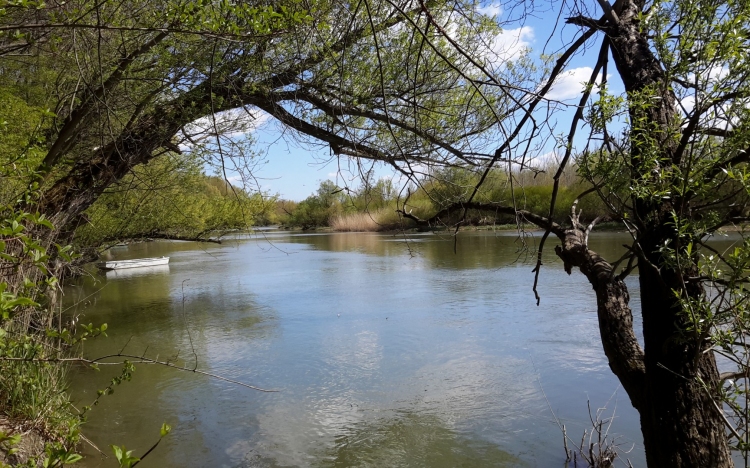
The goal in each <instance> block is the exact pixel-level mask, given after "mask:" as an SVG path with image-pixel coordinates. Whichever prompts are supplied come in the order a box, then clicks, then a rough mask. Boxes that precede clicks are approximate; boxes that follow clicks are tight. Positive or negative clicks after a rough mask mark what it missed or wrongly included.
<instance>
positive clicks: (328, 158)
mask: <svg viewBox="0 0 750 468" xmlns="http://www.w3.org/2000/svg"><path fill="white" fill-rule="evenodd" d="M479 10H480V11H481V12H482V13H484V14H486V15H488V16H495V17H496V18H498V20H499V21H503V20H504V19H506V18H505V17H504V15H508V16H510V15H513V14H514V13H513V12H504V11H503V9H502V8H501V7H500V6H499V5H498V4H494V3H484V4H483V6H481V7H480V9H479ZM557 15H558V12H557V11H553V10H549V11H546V12H544V11H542V12H534V14H532V15H528V16H527V21H526V22H525V23H523V24H518V25H513V26H506V27H505V29H504V30H503V32H502V33H501V34H500V35H499V36H498V37H497V38H496V40H495V42H494V43H493V50H497V51H498V54H502V55H504V56H514V54H516V53H517V51H518V50H520V49H521V48H522V47H528V48H530V49H531V55H532V56H539V55H540V54H541V53H547V54H549V53H554V52H557V51H558V50H557V49H559V48H560V46H561V45H562V44H563V43H566V42H568V41H570V38H571V37H573V36H574V34H575V33H577V32H578V31H577V27H575V26H566V27H564V28H563V29H562V30H561V29H559V28H558V29H555V23H556V22H557V21H558V17H557ZM514 26H515V27H514ZM600 40H601V39H598V40H595V41H592V42H591V44H593V46H592V47H590V48H589V50H587V51H584V52H583V53H582V54H580V55H578V56H576V57H574V58H573V59H572V60H571V62H570V64H569V66H568V68H567V71H566V72H564V73H563V75H562V76H561V77H560V78H559V79H558V81H557V82H556V84H555V86H554V88H553V89H552V90H551V92H550V94H549V97H550V98H551V99H555V100H560V101H563V102H565V103H568V104H575V103H577V101H578V99H580V93H581V91H582V89H583V83H584V82H586V81H588V79H589V77H590V75H591V72H592V65H593V64H594V63H595V61H596V54H597V53H598V47H599V44H600ZM610 67H611V68H612V69H613V68H614V65H613V64H612V63H611V62H610ZM609 86H610V91H611V92H614V93H617V92H619V91H621V89H622V84H621V83H620V82H619V80H613V82H612V83H609ZM573 107H574V106H571V110H568V111H565V112H563V113H559V114H557V115H556V116H555V118H556V119H557V121H558V126H557V127H556V128H557V130H556V131H557V133H560V134H562V133H563V132H566V131H567V129H568V127H569V126H570V120H571V119H572V115H573V112H574V109H573ZM254 127H255V128H254V130H253V131H252V137H253V138H254V140H255V141H256V144H255V146H254V149H255V151H256V152H257V153H259V154H260V155H261V159H260V163H259V164H258V166H257V167H256V168H255V169H254V170H253V176H254V178H255V179H254V180H252V181H251V182H250V184H249V186H248V187H247V188H249V189H252V190H261V191H263V192H265V193H268V194H270V195H278V196H280V197H281V198H283V199H288V200H295V201H301V200H303V199H305V198H306V197H308V196H310V195H311V194H312V193H313V192H315V190H316V189H317V188H318V186H319V185H320V183H321V182H322V181H324V180H332V181H334V182H336V184H337V185H338V186H340V187H343V186H348V187H351V188H356V187H358V186H360V182H359V181H358V180H357V177H356V176H357V173H358V168H357V167H351V164H352V163H351V162H350V161H348V160H347V159H346V158H344V159H342V160H339V159H337V158H336V157H333V156H332V155H331V154H330V150H329V148H328V146H327V145H313V144H301V143H299V142H296V141H295V139H294V138H293V137H290V136H289V135H288V134H287V133H285V131H284V129H283V127H282V126H281V125H280V124H278V123H277V122H275V121H274V120H273V119H272V118H269V117H268V116H267V115H263V114H259V115H258V118H257V122H256V124H255V125H254ZM585 133H586V132H585V131H583V132H582V131H581V130H580V129H579V135H580V134H585ZM582 141H583V140H582V138H581V137H579V138H578V140H577V141H576V143H577V144H582ZM543 151H544V152H543V154H540V155H537V156H538V157H539V158H540V160H544V159H546V158H554V157H555V155H556V154H559V151H557V150H556V148H555V144H554V142H553V141H550V143H548V144H547V146H546V147H545V148H544V149H543ZM366 164H370V165H371V164H372V163H366ZM368 168H369V167H368ZM374 170H375V175H376V178H383V177H393V176H394V174H393V170H392V169H391V168H388V167H386V166H385V165H383V164H376V165H375V169H374ZM228 179H229V180H230V182H233V183H237V182H239V179H240V177H239V176H238V175H236V174H228Z"/></svg>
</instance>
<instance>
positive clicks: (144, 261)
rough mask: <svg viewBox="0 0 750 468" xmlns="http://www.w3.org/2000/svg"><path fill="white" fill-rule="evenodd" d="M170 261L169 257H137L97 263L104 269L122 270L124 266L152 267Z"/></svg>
mask: <svg viewBox="0 0 750 468" xmlns="http://www.w3.org/2000/svg"><path fill="white" fill-rule="evenodd" d="M167 263H169V257H155V258H137V259H135V260H110V261H107V262H99V263H97V264H96V266H97V267H99V268H100V269H102V270H120V269H123V268H139V267H152V266H157V265H166V264H167Z"/></svg>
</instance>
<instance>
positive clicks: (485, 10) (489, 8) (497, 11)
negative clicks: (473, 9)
mask: <svg viewBox="0 0 750 468" xmlns="http://www.w3.org/2000/svg"><path fill="white" fill-rule="evenodd" d="M477 12H479V13H481V14H483V15H485V16H489V17H490V18H497V17H499V16H500V15H501V14H502V13H503V7H502V6H501V5H500V4H496V3H490V4H488V5H485V6H483V7H479V8H477Z"/></svg>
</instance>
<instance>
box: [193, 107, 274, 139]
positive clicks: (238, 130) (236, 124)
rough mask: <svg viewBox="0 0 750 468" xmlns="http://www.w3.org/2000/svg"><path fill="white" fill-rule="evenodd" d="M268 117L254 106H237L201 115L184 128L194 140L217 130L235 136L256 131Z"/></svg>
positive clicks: (228, 135) (225, 134)
mask: <svg viewBox="0 0 750 468" xmlns="http://www.w3.org/2000/svg"><path fill="white" fill-rule="evenodd" d="M270 118H271V116H270V115H269V114H267V113H266V112H264V111H262V110H260V109H258V108H255V107H248V108H239V109H232V110H228V111H226V112H220V113H217V114H214V115H213V116H210V115H207V116H205V117H201V118H200V119H198V120H196V121H195V122H193V123H191V124H189V125H187V126H186V127H185V130H186V131H187V133H188V134H189V135H190V136H191V137H192V138H193V139H194V140H196V139H202V138H205V137H206V136H210V135H212V134H214V133H215V131H217V130H218V132H219V133H221V134H223V135H224V136H227V137H235V136H240V135H244V134H247V133H252V132H254V131H256V130H257V129H259V128H260V127H261V126H262V125H263V124H265V123H266V122H267V121H268V120H270Z"/></svg>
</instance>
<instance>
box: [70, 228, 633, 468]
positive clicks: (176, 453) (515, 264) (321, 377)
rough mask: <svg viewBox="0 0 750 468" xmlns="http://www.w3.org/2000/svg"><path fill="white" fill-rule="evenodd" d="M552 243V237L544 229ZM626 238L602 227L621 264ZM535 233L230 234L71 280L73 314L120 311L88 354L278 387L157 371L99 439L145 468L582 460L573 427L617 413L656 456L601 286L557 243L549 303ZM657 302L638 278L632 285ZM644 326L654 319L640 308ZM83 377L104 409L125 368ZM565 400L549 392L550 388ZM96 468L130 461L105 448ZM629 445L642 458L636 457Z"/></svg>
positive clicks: (602, 242) (103, 413)
mask: <svg viewBox="0 0 750 468" xmlns="http://www.w3.org/2000/svg"><path fill="white" fill-rule="evenodd" d="M529 242H530V243H532V244H533V242H534V240H533V239H529ZM625 242H627V236H626V235H623V234H599V235H597V234H594V235H592V239H591V242H590V243H591V246H592V248H594V249H595V250H597V251H599V252H601V253H602V254H603V255H604V256H605V257H606V258H609V259H616V258H617V257H619V255H620V252H621V249H622V247H621V245H622V244H623V243H625ZM519 246H520V244H519V242H518V239H517V236H516V234H515V233H493V232H463V233H461V234H460V235H459V238H458V242H457V245H456V250H457V253H454V243H453V240H452V239H451V238H450V237H449V236H442V235H436V234H410V235H408V236H404V235H398V236H393V235H384V234H355V233H333V234H293V233H283V232H281V233H279V232H276V233H274V232H270V233H264V234H263V235H255V236H250V237H249V238H244V239H241V240H234V241H231V242H226V243H224V244H222V245H214V244H197V243H188V242H151V243H143V244H136V245H131V246H129V247H125V248H116V249H113V250H111V251H110V255H111V256H112V257H113V258H117V259H129V258H140V257H156V256H162V255H167V256H169V257H171V261H170V264H169V265H168V266H165V267H154V268H149V269H137V270H130V271H117V272H109V273H107V274H101V273H96V274H94V275H93V276H92V277H89V278H86V279H85V280H83V281H79V282H78V283H77V284H76V285H71V286H69V287H67V288H66V290H65V292H66V300H67V301H68V304H69V305H70V306H71V309H70V311H69V312H70V313H71V314H74V315H76V316H79V320H81V321H84V322H86V323H88V322H93V323H95V324H100V323H107V324H108V326H109V329H108V334H109V338H105V339H96V340H93V341H89V342H86V348H85V353H86V355H87V356H89V357H96V356H100V355H103V354H106V353H112V352H114V353H117V352H120V351H121V350H124V351H123V352H124V353H129V354H133V355H146V356H148V357H150V358H156V357H157V356H158V359H160V360H164V361H169V362H174V363H177V364H179V365H186V366H188V367H190V368H192V367H193V366H194V365H195V359H196V356H197V368H198V369H202V370H205V371H207V372H211V373H215V374H220V375H222V376H224V377H227V378H230V379H234V380H238V381H242V382H246V383H249V384H252V385H256V386H259V387H263V388H267V389H274V390H279V391H278V392H277V393H261V392H257V391H253V390H250V389H247V388H244V387H240V386H237V385H233V384H231V383H228V382H225V381H221V380H217V379H212V378H210V377H206V376H204V375H199V374H194V373H190V372H181V371H177V370H173V369H168V368H164V367H160V366H153V365H146V364H137V365H136V371H135V374H134V376H133V379H132V381H131V382H127V383H124V384H122V385H120V386H118V387H117V388H116V389H115V393H114V394H113V395H110V396H106V397H104V398H102V399H101V402H100V404H99V405H98V406H97V407H96V408H95V409H94V410H92V412H91V413H90V417H89V421H88V423H87V424H86V425H85V427H84V434H85V435H86V436H87V437H88V438H89V439H91V440H92V442H93V443H94V444H96V445H97V446H98V447H99V448H101V449H102V451H103V452H105V453H106V454H108V455H109V454H110V453H111V450H110V449H109V445H110V444H118V445H122V444H124V445H125V446H126V447H127V449H128V450H130V449H132V450H134V455H141V454H142V453H144V452H145V451H146V450H147V449H148V448H149V447H150V446H151V445H152V444H153V443H154V442H155V441H156V440H157V439H158V434H159V428H160V427H161V424H162V423H163V422H167V423H169V424H170V425H171V426H172V427H173V431H172V434H170V435H169V436H168V437H167V438H165V439H164V440H163V442H162V443H161V445H160V446H159V447H158V448H157V449H156V450H155V451H154V452H153V453H152V454H151V455H149V457H148V458H147V459H145V460H144V462H143V463H142V464H140V465H139V466H142V467H144V468H146V467H148V466H154V467H161V466H207V467H208V466H210V467H214V466H215V467H370V466H371V467H385V466H388V467H421V466H424V467H459V466H466V467H474V466H488V467H510V466H513V467H515V466H529V467H533V466H540V467H548V466H561V467H562V466H564V453H563V448H562V434H561V432H560V429H559V428H558V426H557V423H556V421H555V418H558V419H559V420H560V421H561V422H562V423H564V424H565V425H566V428H567V431H568V434H569V435H570V436H571V437H572V438H573V439H576V440H580V438H581V436H582V435H583V431H584V430H585V429H590V422H589V412H588V407H587V404H588V402H590V405H591V408H592V411H593V412H596V411H597V409H598V408H604V407H606V409H605V410H603V416H605V417H612V416H613V415H614V421H613V424H612V426H611V429H610V435H611V436H613V437H616V440H617V443H618V444H619V446H620V447H621V449H622V450H623V456H624V457H625V458H628V459H630V460H631V462H632V463H633V465H634V466H644V465H645V463H644V458H643V448H642V443H641V436H640V430H639V424H638V417H637V414H636V412H635V411H634V410H633V409H632V408H631V406H630V404H629V401H628V399H627V396H626V394H625V392H624V391H623V390H622V389H620V388H619V386H618V382H617V379H616V378H615V377H614V376H613V375H612V373H611V371H610V370H609V368H608V366H607V363H606V360H605V357H604V353H603V351H602V347H601V343H600V341H599V330H598V325H597V320H596V312H595V298H594V293H593V291H592V289H591V287H590V286H589V285H588V284H587V282H586V280H585V278H584V277H583V275H581V274H580V273H574V274H573V275H571V276H568V275H567V274H565V272H564V271H563V269H562V266H561V264H560V262H559V260H557V258H556V257H555V255H554V254H553V253H552V248H551V246H550V245H549V244H548V254H547V255H546V256H545V262H544V263H545V265H544V268H543V270H542V274H541V277H540V287H539V292H540V295H541V297H542V300H541V304H540V306H538V307H537V306H536V301H535V299H534V296H533V293H532V291H531V286H532V283H533V279H534V278H533V274H532V273H531V269H532V267H533V265H532V264H531V263H530V262H531V261H532V258H530V257H529V258H526V256H525V255H523V253H522V252H519ZM628 286H629V287H630V290H631V306H632V307H633V308H634V310H638V308H639V304H638V301H639V297H638V291H637V281H636V280H635V278H629V279H628ZM636 327H637V328H638V329H640V319H639V317H637V316H636ZM119 373H120V369H119V367H118V366H102V368H101V370H100V371H99V372H95V371H92V370H89V369H77V370H75V372H74V379H73V388H72V390H73V395H74V399H75V402H76V405H77V406H79V407H80V406H83V405H86V404H89V403H90V402H91V401H93V399H94V398H95V397H96V391H97V390H98V389H102V388H104V387H106V386H107V384H108V382H109V380H110V379H111V378H112V377H114V376H116V375H119ZM545 395H546V396H545ZM86 451H87V453H88V454H89V455H90V456H89V459H88V461H87V462H86V465H85V466H112V463H113V461H112V459H111V456H110V459H108V460H102V459H101V457H100V456H99V455H98V454H97V452H96V451H95V450H93V449H91V448H90V447H89V448H87V449H86ZM625 452H627V453H625Z"/></svg>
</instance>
